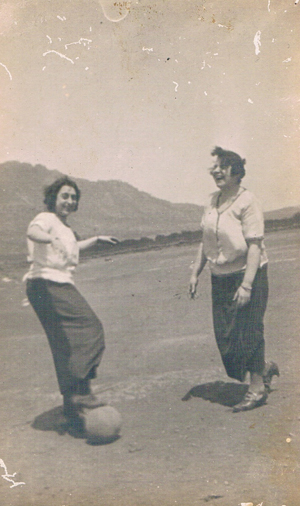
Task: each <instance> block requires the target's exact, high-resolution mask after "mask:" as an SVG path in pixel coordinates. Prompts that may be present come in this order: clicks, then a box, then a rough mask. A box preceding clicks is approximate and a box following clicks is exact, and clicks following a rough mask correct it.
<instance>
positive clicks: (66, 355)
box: [27, 279, 105, 407]
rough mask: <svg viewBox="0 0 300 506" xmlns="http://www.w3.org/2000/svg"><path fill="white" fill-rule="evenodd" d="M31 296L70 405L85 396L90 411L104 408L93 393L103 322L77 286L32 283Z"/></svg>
mask: <svg viewBox="0 0 300 506" xmlns="http://www.w3.org/2000/svg"><path fill="white" fill-rule="evenodd" d="M27 295H28V299H29V300H30V302H31V304H32V306H33V308H34V310H35V311H36V313H37V315H38V317H39V319H40V321H41V323H42V325H43V327H44V329H45V332H46V334H47V337H48V341H49V344H50V348H51V351H52V355H53V359H54V364H55V368H56V374H57V379H58V383H59V387H60V391H61V393H62V395H63V396H64V399H65V400H66V404H68V405H69V404H70V402H71V401H72V399H73V400H74V398H76V397H77V398H78V399H77V400H78V402H80V401H81V402H82V397H83V396H84V397H85V402H86V403H89V407H95V405H97V406H99V405H103V402H102V401H100V400H99V399H97V398H96V396H93V395H92V394H91V390H90V379H92V378H94V377H96V368H97V367H98V365H99V363H100V361H101V358H102V355H103V352H104V349H105V343H104V332H103V327H102V324H101V322H100V320H99V319H98V318H97V316H96V315H95V313H94V312H93V311H92V309H91V308H90V306H89V305H88V303H87V302H86V300H85V299H84V298H83V297H82V296H81V295H80V293H79V292H78V290H77V289H76V288H75V287H74V286H73V285H70V284H59V283H54V282H52V281H48V280H44V279H36V280H30V281H28V285H27Z"/></svg>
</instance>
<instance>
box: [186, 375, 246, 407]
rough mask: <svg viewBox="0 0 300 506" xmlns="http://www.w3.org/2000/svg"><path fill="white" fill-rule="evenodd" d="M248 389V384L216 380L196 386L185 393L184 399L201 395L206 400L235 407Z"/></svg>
mask: <svg viewBox="0 0 300 506" xmlns="http://www.w3.org/2000/svg"><path fill="white" fill-rule="evenodd" d="M247 390H248V385H244V384H238V383H225V382H224V381H214V382H211V383H204V384H203V385H196V386H194V387H193V388H191V389H190V390H189V391H188V392H187V394H185V396H184V397H183V398H182V400H183V401H188V400H189V399H190V398H191V397H201V399H205V400H206V401H210V402H217V403H218V404H222V406H229V407H233V406H235V405H236V404H238V403H239V402H240V401H241V400H242V399H243V397H244V395H245V394H246V392H247Z"/></svg>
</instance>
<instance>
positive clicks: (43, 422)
mask: <svg viewBox="0 0 300 506" xmlns="http://www.w3.org/2000/svg"><path fill="white" fill-rule="evenodd" d="M31 427H32V428H33V429H36V430H43V431H53V432H57V434H59V435H61V436H63V435H64V434H66V433H67V432H68V421H67V418H66V417H65V416H64V413H63V407H62V406H57V407H56V408H53V409H50V410H49V411H45V412H44V413H42V414H41V415H38V416H36V417H35V419H34V420H33V422H32V424H31Z"/></svg>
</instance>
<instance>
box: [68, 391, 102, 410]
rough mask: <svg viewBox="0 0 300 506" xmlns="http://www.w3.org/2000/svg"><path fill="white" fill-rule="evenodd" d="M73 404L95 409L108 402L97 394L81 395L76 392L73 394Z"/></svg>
mask: <svg viewBox="0 0 300 506" xmlns="http://www.w3.org/2000/svg"><path fill="white" fill-rule="evenodd" d="M70 401H71V404H73V406H74V407H75V409H76V408H88V409H94V408H98V407H99V406H106V404H107V403H106V402H104V401H103V399H101V397H100V396H98V395H95V394H88V395H79V394H74V395H72V397H71V399H70Z"/></svg>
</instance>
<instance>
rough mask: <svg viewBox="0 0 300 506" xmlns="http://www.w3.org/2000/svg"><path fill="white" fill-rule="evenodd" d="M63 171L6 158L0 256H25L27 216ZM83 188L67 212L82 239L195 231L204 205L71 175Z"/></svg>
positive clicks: (0, 173)
mask: <svg viewBox="0 0 300 506" xmlns="http://www.w3.org/2000/svg"><path fill="white" fill-rule="evenodd" d="M60 176H62V174H61V173H60V172H58V171H55V170H48V169H47V168H46V167H44V166H42V165H35V166H32V165H30V164H27V163H20V162H16V161H10V162H6V163H3V164H0V185H1V186H0V191H1V194H2V196H1V201H0V211H1V220H0V233H1V241H0V259H1V261H2V263H3V262H6V261H7V260H13V259H16V260H17V259H20V258H25V256H26V229H27V226H28V223H29V222H30V220H31V219H32V218H33V217H34V216H35V215H36V214H37V213H38V212H41V211H43V210H44V204H43V188H44V187H45V186H47V185H48V184H50V183H52V182H53V181H54V180H55V179H56V178H57V177H60ZM73 179H74V180H75V181H76V182H77V184H78V186H79V188H80V189H81V192H82V198H81V200H80V205H79V210H78V212H77V213H74V215H72V216H71V217H70V224H71V226H72V228H73V229H74V230H75V231H76V232H77V233H78V234H79V236H81V237H82V238H84V237H88V236H90V235H95V234H112V235H115V236H117V237H118V238H119V239H120V240H124V239H138V238H141V237H155V236H156V235H159V234H164V235H168V234H171V233H173V232H182V231H183V230H185V231H187V230H198V229H199V224H200V219H201V216H202V212H203V207H201V206H197V205H194V204H173V203H171V202H168V201H166V200H162V199H158V198H156V197H152V196H151V195H149V194H148V193H145V192H142V191H139V190H137V189H136V188H134V187H133V186H131V185H130V184H128V183H124V182H122V181H97V182H92V181H88V180H86V179H77V178H73ZM299 211H300V206H299V207H288V208H284V209H279V210H277V211H270V212H267V213H266V215H265V216H266V219H281V218H289V217H291V216H293V215H294V214H295V213H296V212H299Z"/></svg>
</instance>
